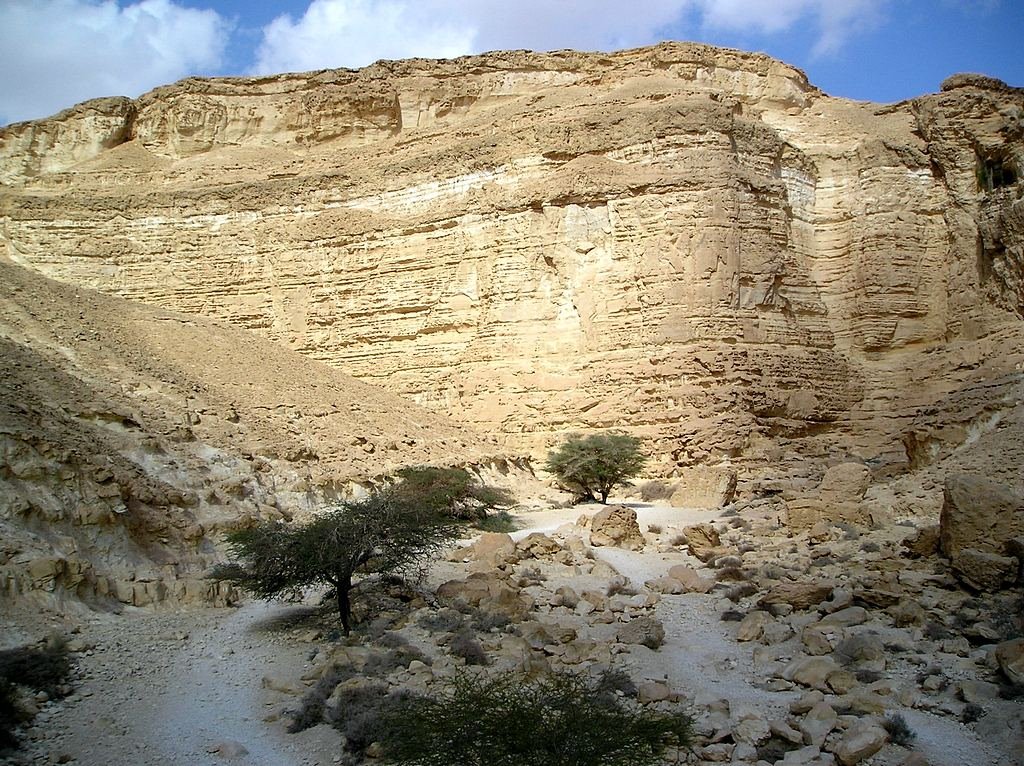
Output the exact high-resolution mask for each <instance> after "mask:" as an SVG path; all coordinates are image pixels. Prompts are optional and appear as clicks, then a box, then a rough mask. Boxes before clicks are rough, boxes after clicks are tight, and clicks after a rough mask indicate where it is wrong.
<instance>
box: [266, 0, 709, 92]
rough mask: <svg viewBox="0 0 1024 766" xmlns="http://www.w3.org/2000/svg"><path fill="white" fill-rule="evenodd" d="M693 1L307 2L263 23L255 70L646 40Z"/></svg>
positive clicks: (623, 44) (620, 44) (607, 46)
mask: <svg viewBox="0 0 1024 766" xmlns="http://www.w3.org/2000/svg"><path fill="white" fill-rule="evenodd" d="M691 1H692V0H644V2H640V3H635V4H632V5H630V4H628V3H624V2H622V0H590V1H589V2H586V3H580V2H565V1H562V0H519V1H518V2H515V1H514V0H475V2H470V3H467V2H460V1H459V0H313V2H312V3H311V4H310V5H309V7H308V9H307V10H306V13H305V14H304V15H303V16H302V17H301V18H298V19H294V18H292V17H290V16H287V15H285V16H280V17H278V18H277V19H275V20H274V21H273V22H272V23H271V24H269V25H268V26H267V27H266V28H265V29H264V37H263V43H262V45H261V46H260V48H259V51H258V53H257V57H256V64H255V66H254V69H253V71H255V72H257V73H261V74H266V73H270V72H282V71H296V70H307V69H320V68H327V67H337V66H349V67H358V66H365V65H366V64H370V63H372V62H374V61H376V60H378V59H382V58H391V59H396V58H408V57H412V56H427V57H438V58H445V57H451V56H459V55H464V54H467V53H476V52H480V51H486V50H496V49H506V48H531V49H534V50H552V49H556V48H580V49H595V48H596V49H603V50H610V49H613V48H621V47H626V46H630V45H645V44H648V43H650V42H652V41H653V40H654V39H655V37H656V34H657V32H658V30H659V29H660V28H662V27H664V26H666V25H668V24H671V23H673V22H675V21H677V20H678V18H679V15H680V13H681V12H683V11H684V10H685V9H686V8H687V7H688V6H689V5H690V3H691Z"/></svg>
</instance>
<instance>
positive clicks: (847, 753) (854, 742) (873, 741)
mask: <svg viewBox="0 0 1024 766" xmlns="http://www.w3.org/2000/svg"><path fill="white" fill-rule="evenodd" d="M888 736H889V735H888V733H887V732H886V731H885V729H883V728H882V727H881V726H879V725H878V724H876V723H874V722H873V721H871V720H860V721H857V722H856V723H855V724H853V725H852V726H851V727H850V728H849V729H847V730H846V731H845V732H844V733H843V736H842V738H841V739H840V740H839V742H838V743H837V744H836V745H835V747H834V748H833V749H832V752H833V753H834V754H835V756H836V758H837V759H838V760H839V763H841V764H842V766H855V764H858V763H860V762H861V761H863V760H864V759H865V758H870V757H871V756H872V755H874V754H875V753H877V752H878V751H879V750H881V749H882V747H883V746H884V745H885V743H886V741H887V740H888Z"/></svg>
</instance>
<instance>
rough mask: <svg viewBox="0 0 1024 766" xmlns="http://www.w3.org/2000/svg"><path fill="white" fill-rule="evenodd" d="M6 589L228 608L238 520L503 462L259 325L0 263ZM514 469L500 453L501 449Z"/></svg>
mask: <svg viewBox="0 0 1024 766" xmlns="http://www.w3.org/2000/svg"><path fill="white" fill-rule="evenodd" d="M0 284H2V285H3V291H2V292H3V295H2V296H0V355H2V359H3V372H2V374H0V596H6V597H8V598H12V597H13V598H22V597H26V596H29V597H31V598H37V599H39V598H41V599H42V600H43V601H44V602H45V601H47V600H49V601H50V603H53V602H54V601H56V602H57V603H60V602H62V601H63V600H65V599H68V600H75V599H84V600H86V601H91V602H94V603H98V604H103V603H116V602H122V603H127V604H134V605H138V606H143V605H146V604H149V603H153V602H158V601H164V600H171V601H195V600H200V601H204V600H205V601H214V602H222V601H224V600H226V599H228V598H230V597H231V593H230V591H229V590H225V589H224V587H223V586H220V587H218V586H217V585H216V584H213V583H210V582H209V581H206V580H204V579H203V575H204V573H205V571H206V570H207V569H208V568H209V566H210V565H211V564H212V562H213V561H214V560H215V557H216V550H215V548H214V543H215V541H216V539H217V538H218V536H219V533H220V531H222V529H223V527H224V526H225V525H231V524H235V523H237V522H238V521H239V519H240V518H245V517H249V518H262V519H268V518H282V517H291V516H292V515H293V514H298V513H302V512H303V511H304V510H306V509H309V508H311V507H316V506H317V505H318V504H320V503H322V502H324V501H325V500H330V499H332V498H334V497H337V496H338V495H339V494H341V493H343V492H345V491H347V490H349V489H352V485H353V484H360V483H365V482H366V481H367V480H368V479H371V478H373V477H375V476H377V475H378V474H381V473H384V472H389V471H391V470H393V469H394V468H396V467H398V466H402V465H412V464H419V463H442V464H451V463H458V462H473V463H483V464H486V463H494V462H495V460H496V459H495V458H493V457H492V456H493V455H494V453H495V452H496V449H495V446H494V445H493V444H492V443H489V442H488V441H487V440H485V439H481V438H479V437H477V436H475V435H472V434H469V433H467V432H466V431H465V430H464V429H461V428H459V427H458V426H456V425H454V424H452V423H449V422H447V421H446V420H445V419H444V418H441V417H439V416H436V415H433V414H431V413H429V412H427V411H425V410H422V409H420V408H419V407H416V406H415V405H412V404H411V403H409V402H403V401H401V400H399V399H398V398H397V397H395V396H393V395H390V394H387V393H386V392H383V391H380V390H378V389H375V388H374V387H372V386H369V385H366V384H364V383H360V382H359V381H356V380H354V379H352V378H350V377H348V376H346V375H344V374H342V373H340V372H338V371H336V370H333V369H331V368H330V367H327V366H326V365H323V364H320V363H317V362H315V361H312V360H309V359H307V358H305V357H303V356H301V355H299V354H297V353H295V352H290V351H287V350H286V349H282V348H279V347H278V346H276V345H275V344H273V343H270V342H268V341H266V340H265V339H262V338H259V337H257V336H256V335H254V334H252V333H246V332H244V331H242V330H238V329H236V328H232V327H229V326H226V325H223V324H219V323H216V322H211V321H209V320H204V319H201V318H193V317H187V316H183V315H180V314H175V313H173V312H168V311H164V310H159V309H153V308H151V307H147V306H141V305H138V304H133V303H130V302H128V301H125V300H122V299H120V298H115V297H111V296H104V295H101V294H99V293H95V292H93V291H91V290H87V289H81V288H77V287H71V286H67V285H61V284H59V283H54V282H52V281H50V280H48V279H45V278H43V277H41V276H39V275H38V274H36V273H35V272H32V271H29V270H26V269H23V268H21V267H18V266H16V265H14V264H12V263H11V262H10V261H8V260H7V259H4V258H0ZM498 462H499V463H500V459H498Z"/></svg>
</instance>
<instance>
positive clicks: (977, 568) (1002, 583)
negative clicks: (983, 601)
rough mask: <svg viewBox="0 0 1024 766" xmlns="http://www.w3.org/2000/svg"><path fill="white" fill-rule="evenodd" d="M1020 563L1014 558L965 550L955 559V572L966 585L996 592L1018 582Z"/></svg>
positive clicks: (971, 549) (972, 549)
mask: <svg viewBox="0 0 1024 766" xmlns="http://www.w3.org/2000/svg"><path fill="white" fill-rule="evenodd" d="M1019 571H1020V562H1019V561H1018V560H1017V559H1016V558H1015V557H1013V556H1000V555H999V554H998V553H990V552H988V551H979V550H975V549H974V548H964V549H962V550H961V551H959V552H958V553H957V554H956V556H955V557H954V558H953V572H954V573H955V574H956V576H957V577H959V578H960V580H961V581H963V582H964V583H965V584H966V585H969V586H970V587H972V588H974V589H975V590H981V591H995V590H1000V589H1002V588H1006V587H1009V586H1011V585H1013V584H1014V583H1015V582H1016V581H1017V573H1018V572H1019Z"/></svg>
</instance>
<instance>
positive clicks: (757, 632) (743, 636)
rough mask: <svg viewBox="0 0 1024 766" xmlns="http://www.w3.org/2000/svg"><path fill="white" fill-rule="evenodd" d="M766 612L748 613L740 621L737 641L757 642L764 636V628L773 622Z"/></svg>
mask: <svg viewBox="0 0 1024 766" xmlns="http://www.w3.org/2000/svg"><path fill="white" fill-rule="evenodd" d="M774 621H775V620H774V618H773V617H772V616H771V615H770V614H768V612H762V611H759V610H755V611H753V612H749V613H748V614H747V615H746V616H745V617H744V618H743V619H742V620H741V621H740V626H739V630H738V631H737V633H736V640H737V641H759V640H760V639H761V637H762V636H764V631H765V628H766V627H767V626H768V625H770V624H772V623H773V622H774Z"/></svg>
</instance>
